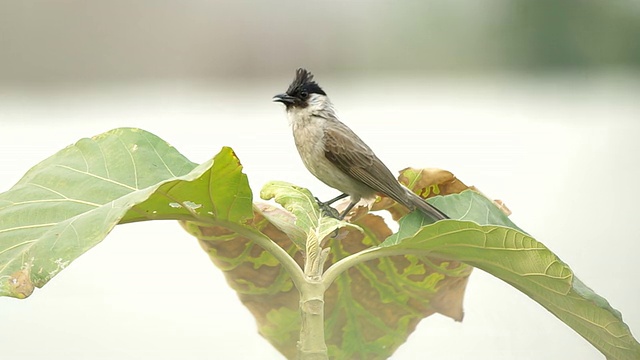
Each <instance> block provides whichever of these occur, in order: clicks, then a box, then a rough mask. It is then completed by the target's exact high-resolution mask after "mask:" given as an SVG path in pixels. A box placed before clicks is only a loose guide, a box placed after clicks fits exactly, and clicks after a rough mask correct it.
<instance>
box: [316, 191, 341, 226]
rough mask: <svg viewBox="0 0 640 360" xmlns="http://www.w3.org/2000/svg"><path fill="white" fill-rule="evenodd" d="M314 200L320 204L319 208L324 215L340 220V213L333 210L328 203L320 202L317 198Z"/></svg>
mask: <svg viewBox="0 0 640 360" xmlns="http://www.w3.org/2000/svg"><path fill="white" fill-rule="evenodd" d="M314 199H316V203H318V207H319V208H320V211H322V213H323V214H324V215H326V216H329V217H332V218H334V219H338V220H340V213H339V212H338V210H336V209H334V208H332V207H331V206H330V205H329V204H328V203H326V202H322V201H320V199H318V198H317V197H314Z"/></svg>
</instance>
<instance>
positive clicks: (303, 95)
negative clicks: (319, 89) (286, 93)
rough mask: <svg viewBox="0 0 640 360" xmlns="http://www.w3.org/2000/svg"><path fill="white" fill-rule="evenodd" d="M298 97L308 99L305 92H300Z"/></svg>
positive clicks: (307, 94)
mask: <svg viewBox="0 0 640 360" xmlns="http://www.w3.org/2000/svg"><path fill="white" fill-rule="evenodd" d="M300 97H301V98H303V99H306V98H308V97H309V93H308V92H306V91H301V92H300Z"/></svg>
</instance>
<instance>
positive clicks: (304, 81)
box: [287, 68, 327, 99]
mask: <svg viewBox="0 0 640 360" xmlns="http://www.w3.org/2000/svg"><path fill="white" fill-rule="evenodd" d="M287 94H288V95H290V96H295V97H297V98H300V99H303V98H306V96H308V94H320V95H327V94H326V93H325V92H324V91H323V90H322V88H320V86H319V85H318V83H316V82H315V81H313V74H311V73H310V72H309V71H307V70H306V69H303V68H300V69H298V70H296V77H295V78H294V79H293V82H292V83H291V85H289V88H288V89H287ZM305 94H306V96H305Z"/></svg>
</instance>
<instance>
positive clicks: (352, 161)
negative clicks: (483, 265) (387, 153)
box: [273, 68, 449, 221]
mask: <svg viewBox="0 0 640 360" xmlns="http://www.w3.org/2000/svg"><path fill="white" fill-rule="evenodd" d="M273 101H275V102H280V103H282V104H284V105H285V108H286V113H287V117H288V119H289V122H290V124H291V127H292V130H293V138H294V142H295V145H296V148H297V149H298V153H299V154H300V158H301V159H302V162H303V163H304V165H305V167H306V168H307V169H308V170H309V172H311V174H313V175H314V176H315V177H316V178H318V179H319V180H320V181H322V182H323V183H325V184H326V185H328V186H330V187H332V188H334V189H337V190H339V191H340V192H342V194H341V195H338V196H337V197H335V198H333V199H331V200H329V201H326V202H320V201H319V200H318V199H316V201H318V203H319V205H320V207H321V208H322V209H327V208H328V207H329V206H330V205H331V204H332V203H334V202H336V201H338V200H340V199H343V198H346V197H347V196H349V198H350V203H349V206H347V208H346V209H345V210H344V211H343V212H342V214H339V215H338V216H337V218H339V219H340V220H342V219H344V217H345V216H346V215H347V214H348V213H349V211H351V209H352V208H353V207H354V206H355V205H356V204H357V203H358V202H359V201H360V200H361V199H373V198H375V196H376V195H383V196H386V197H389V198H391V199H393V200H395V201H396V202H397V203H400V204H402V205H403V206H405V207H406V208H408V209H409V210H410V211H414V210H419V211H420V212H422V213H423V214H424V215H426V216H427V217H428V218H430V219H431V220H432V221H438V220H443V219H448V218H449V217H448V216H447V215H446V214H444V213H443V212H442V211H440V210H438V209H437V208H436V207H434V206H433V205H431V204H429V203H427V202H426V201H425V200H424V199H423V198H421V197H420V196H418V195H416V194H415V193H413V192H412V191H410V190H409V189H407V188H405V187H404V186H403V185H401V184H400V183H399V182H398V180H396V177H395V176H393V174H392V173H391V171H390V170H389V168H387V166H385V164H384V163H383V162H382V161H381V160H380V159H379V158H378V157H377V156H376V154H375V153H374V152H373V150H371V148H370V147H369V146H368V145H367V144H366V143H365V142H364V141H363V140H362V139H361V138H360V137H359V136H358V135H356V133H355V132H353V130H351V129H350V128H349V127H348V126H347V125H345V124H344V123H342V122H341V121H340V120H338V117H337V115H336V111H335V108H334V106H333V104H332V102H331V100H330V99H329V97H328V96H327V94H326V93H325V92H324V90H323V89H322V88H321V87H320V86H319V85H318V83H317V82H315V81H314V79H313V74H311V73H310V72H309V71H307V70H306V69H304V68H299V69H297V70H296V73H295V77H294V79H293V82H291V84H290V85H289V88H288V89H287V91H286V92H284V93H282V94H278V95H275V96H274V97H273ZM325 212H326V211H325ZM335 213H337V212H335V210H334V212H333V214H335ZM331 214H332V212H331V211H329V215H331ZM334 217H336V216H335V215H334Z"/></svg>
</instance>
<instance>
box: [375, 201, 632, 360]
mask: <svg viewBox="0 0 640 360" xmlns="http://www.w3.org/2000/svg"><path fill="white" fill-rule="evenodd" d="M434 203H435V204H437V206H438V207H439V208H440V209H442V210H443V211H445V212H446V213H447V214H449V215H451V216H452V217H454V218H455V217H457V218H461V219H464V220H471V221H462V222H461V221H453V220H445V221H440V222H438V223H435V224H432V225H428V226H424V227H421V226H420V225H421V224H422V222H423V219H422V217H420V216H419V215H418V214H410V215H408V216H407V217H405V218H404V219H403V220H402V221H401V223H400V230H399V231H398V233H396V234H394V235H393V236H390V237H389V238H388V239H387V240H386V241H385V242H384V243H383V244H382V245H381V248H385V250H383V252H384V251H389V252H390V253H397V252H398V251H399V250H400V251H401V252H402V251H404V252H406V253H411V254H424V255H429V256H436V257H441V258H443V259H450V260H455V261H462V262H464V263H467V264H470V265H473V266H474V267H477V268H479V269H482V270H484V271H486V272H488V273H490V274H492V275H494V276H496V277H498V278H500V279H502V280H504V281H506V282H507V283H509V284H511V285H513V286H514V287H516V288H517V289H519V290H520V291H522V292H523V293H525V294H527V295H528V296H530V297H531V298H532V299H534V300H535V301H537V302H538V303H540V304H541V305H542V306H544V307H545V308H547V309H548V310H549V311H550V312H551V313H553V314H554V315H555V316H557V317H558V318H560V319H561V320H562V321H563V322H564V323H566V324H567V325H569V326H570V327H571V328H573V329H574V330H575V331H576V332H578V333H579V334H580V335H582V336H583V337H584V338H585V339H587V340H588V341H589V342H590V343H592V344H593V345H594V346H595V347H596V348H597V349H598V350H600V351H601V352H602V353H603V354H605V355H606V356H607V358H608V359H629V360H631V359H639V358H640V344H638V342H637V341H636V340H635V339H634V338H633V336H632V334H631V332H630V330H629V327H628V326H627V325H626V324H625V323H624V322H623V321H622V317H621V315H620V313H619V312H618V311H617V310H615V309H613V308H612V307H611V306H610V305H609V303H608V302H607V301H606V300H605V299H604V298H602V297H600V296H599V295H597V294H596V293H595V292H593V291H592V290H591V289H589V288H588V287H587V286H585V285H584V284H583V283H582V282H581V281H580V280H579V279H578V278H577V277H576V276H575V275H574V274H573V272H572V271H571V269H570V268H569V266H567V265H566V264H565V263H564V262H562V261H561V260H560V259H559V258H558V257H557V256H556V255H555V254H553V253H552V252H551V251H550V250H549V249H547V247H545V246H544V245H543V244H542V243H540V242H538V241H536V240H535V239H534V238H532V237H531V236H529V235H527V234H526V233H524V232H522V231H521V230H518V229H517V228H516V227H515V226H514V225H513V224H512V223H511V221H509V220H508V219H507V218H506V217H505V216H504V215H503V214H502V213H501V212H500V211H499V210H498V209H497V208H496V207H495V206H494V205H493V204H492V203H491V202H490V201H489V200H488V199H486V198H484V197H483V196H481V195H478V194H477V193H475V192H472V191H465V192H463V193H462V194H459V195H450V196H447V197H443V198H440V199H437V200H435V201H434ZM486 224H492V225H486Z"/></svg>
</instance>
